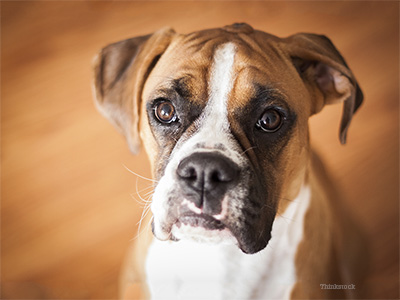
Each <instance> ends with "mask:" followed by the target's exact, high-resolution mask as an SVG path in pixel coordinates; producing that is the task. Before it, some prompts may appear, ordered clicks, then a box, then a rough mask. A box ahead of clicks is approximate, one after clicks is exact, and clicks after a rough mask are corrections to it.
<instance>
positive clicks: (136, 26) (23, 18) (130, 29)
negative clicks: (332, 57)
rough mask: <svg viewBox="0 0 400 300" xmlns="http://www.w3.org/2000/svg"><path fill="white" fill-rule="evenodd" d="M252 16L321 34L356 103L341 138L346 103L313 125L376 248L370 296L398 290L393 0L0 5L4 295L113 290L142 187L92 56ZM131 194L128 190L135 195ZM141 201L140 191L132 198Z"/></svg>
mask: <svg viewBox="0 0 400 300" xmlns="http://www.w3.org/2000/svg"><path fill="white" fill-rule="evenodd" d="M234 22H247V23H249V24H251V25H252V26H253V27H254V28H257V29H261V30H264V31H267V32H270V33H273V34H275V35H278V36H287V35H290V34H293V33H296V32H314V33H322V34H325V35H327V36H329V37H330V38H331V39H332V41H333V42H334V43H335V45H336V46H337V48H338V49H340V51H341V53H342V54H343V56H344V57H345V58H346V60H347V62H348V63H349V65H350V67H351V69H352V70H353V72H354V73H355V75H356V77H357V78H358V80H359V83H360V86H361V87H362V89H363V91H364V94H365V102H364V105H363V106H362V107H361V109H360V111H359V112H358V113H357V114H356V116H355V118H354V120H353V122H352V125H351V127H350V131H349V136H348V144H347V145H346V146H341V145H340V143H339V140H338V137H337V135H338V126H339V119H340V113H341V107H339V106H331V107H326V108H325V109H324V110H323V112H322V113H321V114H319V115H317V116H315V117H312V119H311V121H310V125H311V127H312V129H311V137H312V143H313V144H314V146H315V147H316V149H317V150H318V152H319V153H321V155H322V157H323V158H324V160H325V161H326V164H327V166H328V168H329V169H330V171H331V173H332V175H333V177H334V178H335V180H336V182H337V185H338V186H339V187H340V188H341V190H342V191H343V193H344V194H345V195H346V196H347V198H346V199H347V202H348V206H349V209H351V211H352V213H353V214H354V215H355V216H356V217H357V219H358V220H359V222H360V223H361V224H362V227H363V228H364V230H365V231H366V233H367V236H368V240H369V242H370V245H371V253H372V256H371V269H370V273H369V274H368V285H369V287H370V291H371V292H370V297H371V298H377V299H389V298H390V299H394V298H398V297H399V255H398V254H399V3H398V2H373V1H368V2H307V1H302V2H258V1H257V2H185V1H180V2H170V1H164V2H75V1H72V2H46V1H40V2H4V1H2V2H1V54H2V55H1V66H2V69H1V139H2V143H1V167H2V174H1V175H2V176H1V184H2V188H1V280H2V282H1V283H2V298H3V299H4V298H7V299H113V298H115V297H116V293H117V282H118V273H119V269H120V265H121V262H122V260H123V257H124V254H125V251H126V249H127V247H128V244H129V242H130V240H131V239H132V238H134V237H135V235H136V233H137V222H138V220H139V219H140V215H141V209H142V208H141V207H142V205H143V204H142V203H138V202H136V201H135V200H134V198H135V199H139V197H138V196H137V195H136V191H141V190H143V191H142V192H141V195H142V196H144V195H145V194H146V192H148V191H149V190H148V189H146V188H147V187H149V186H150V183H149V182H147V181H145V180H143V179H140V178H137V177H136V176H134V175H133V174H131V173H130V172H129V171H127V170H126V169H125V167H124V165H126V166H127V168H129V169H131V170H133V171H134V172H137V173H139V174H141V175H143V176H149V175H150V170H149V167H148V162H147V159H146V156H145V154H144V153H143V151H142V152H141V153H140V154H139V155H138V156H132V155H130V153H129V151H128V147H127V146H126V144H125V142H124V140H123V139H122V137H121V136H119V135H118V133H116V131H115V130H114V129H113V128H112V127H111V126H110V125H109V124H108V122H107V121H106V120H105V119H103V118H102V117H101V116H100V115H99V114H98V112H97V111H96V109H95V107H94V105H93V100H92V94H91V80H92V78H91V59H92V57H93V55H94V54H95V53H96V52H97V51H98V50H99V49H100V48H101V47H102V46H104V45H105V44H107V43H110V42H114V41H118V40H121V39H124V38H128V37H132V36H137V35H143V34H147V33H150V32H153V31H155V30H157V29H159V28H161V27H164V26H171V27H173V28H175V30H176V31H177V32H184V33H187V32H191V31H194V30H199V29H203V28H211V27H219V26H223V25H226V24H230V23H234ZM131 194H132V197H131ZM139 202H140V201H139Z"/></svg>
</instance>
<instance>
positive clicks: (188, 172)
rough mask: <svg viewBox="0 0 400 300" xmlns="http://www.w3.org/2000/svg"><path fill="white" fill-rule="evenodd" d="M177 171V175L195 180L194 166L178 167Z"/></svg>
mask: <svg viewBox="0 0 400 300" xmlns="http://www.w3.org/2000/svg"><path fill="white" fill-rule="evenodd" d="M177 173H178V175H179V177H181V178H184V179H187V180H191V181H195V180H196V179H197V172H196V168H195V167H193V166H188V165H187V166H184V167H179V168H178V170H177Z"/></svg>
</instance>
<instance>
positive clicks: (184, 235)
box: [153, 214, 271, 254]
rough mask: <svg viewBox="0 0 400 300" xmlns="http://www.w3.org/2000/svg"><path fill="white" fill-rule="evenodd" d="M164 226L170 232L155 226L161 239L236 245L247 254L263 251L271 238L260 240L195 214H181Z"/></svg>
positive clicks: (210, 218)
mask: <svg viewBox="0 0 400 300" xmlns="http://www.w3.org/2000/svg"><path fill="white" fill-rule="evenodd" d="M163 228H169V230H167V231H168V232H163V233H162V234H159V233H158V232H157V230H154V227H153V233H154V235H155V237H156V238H158V239H160V240H164V241H165V240H170V241H181V240H182V241H194V242H200V243H207V244H223V245H235V246H237V247H238V248H239V249H240V250H241V251H242V252H244V253H246V254H254V253H257V252H259V251H261V250H262V249H264V248H265V247H266V246H267V244H268V241H269V240H270V238H271V236H270V235H268V236H265V237H263V238H262V239H261V240H259V239H257V238H255V237H254V236H248V235H247V234H246V232H243V231H241V230H237V229H236V228H233V227H231V226H229V225H228V224H224V223H223V222H221V221H219V220H216V219H214V218H212V217H210V216H204V215H194V214H193V215H184V216H181V217H179V218H177V219H175V221H174V222H173V224H171V225H170V226H167V227H164V226H163Z"/></svg>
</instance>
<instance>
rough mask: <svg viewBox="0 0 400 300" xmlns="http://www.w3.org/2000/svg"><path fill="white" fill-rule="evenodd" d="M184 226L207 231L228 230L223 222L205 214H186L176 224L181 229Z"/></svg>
mask: <svg viewBox="0 0 400 300" xmlns="http://www.w3.org/2000/svg"><path fill="white" fill-rule="evenodd" d="M182 224H183V225H188V226H191V227H201V228H204V229H206V230H224V229H226V226H225V225H224V224H223V223H222V222H221V221H219V220H217V219H215V218H213V217H212V216H209V215H205V214H195V213H185V214H184V215H182V216H180V217H179V218H178V219H177V221H176V223H175V225H176V226H177V227H178V228H181V226H182Z"/></svg>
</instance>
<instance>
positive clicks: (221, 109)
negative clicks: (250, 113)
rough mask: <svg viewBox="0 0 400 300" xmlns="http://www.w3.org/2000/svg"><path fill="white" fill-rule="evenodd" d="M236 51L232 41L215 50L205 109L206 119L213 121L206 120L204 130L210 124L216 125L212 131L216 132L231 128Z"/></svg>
mask: <svg viewBox="0 0 400 300" xmlns="http://www.w3.org/2000/svg"><path fill="white" fill-rule="evenodd" d="M235 53H236V49H235V45H234V44H232V43H228V44H224V45H222V46H221V47H220V48H218V49H217V51H216V52H215V55H214V62H213V65H212V71H211V76H210V82H209V100H208V103H207V106H206V110H205V111H204V115H205V117H206V119H208V121H211V122H207V121H206V122H207V123H206V124H204V125H205V126H204V127H203V130H202V131H208V130H207V129H208V128H205V127H208V126H214V130H212V132H215V129H217V130H219V129H223V130H224V131H227V130H228V129H229V122H228V109H227V103H228V96H229V94H230V92H231V90H232V86H233V81H234V76H233V64H234V60H235ZM212 121H214V122H215V123H214V122H212ZM212 123H214V124H212ZM207 125H208V126H207Z"/></svg>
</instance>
